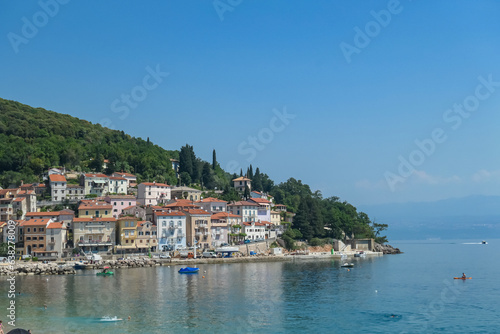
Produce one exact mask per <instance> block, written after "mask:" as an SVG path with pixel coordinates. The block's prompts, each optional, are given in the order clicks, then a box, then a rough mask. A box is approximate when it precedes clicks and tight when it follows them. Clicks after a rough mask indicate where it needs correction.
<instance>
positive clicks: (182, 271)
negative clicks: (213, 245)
mask: <svg viewBox="0 0 500 334" xmlns="http://www.w3.org/2000/svg"><path fill="white" fill-rule="evenodd" d="M198 271H200V268H192V267H186V268H181V269H179V273H180V274H194V273H197V272H198Z"/></svg>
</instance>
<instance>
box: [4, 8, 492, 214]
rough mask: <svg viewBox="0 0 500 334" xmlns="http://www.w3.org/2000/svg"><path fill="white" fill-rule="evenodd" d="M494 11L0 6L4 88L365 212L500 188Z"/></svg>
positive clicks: (16, 96)
mask: <svg viewBox="0 0 500 334" xmlns="http://www.w3.org/2000/svg"><path fill="white" fill-rule="evenodd" d="M499 17H500V2H498V1H494V0H491V1H453V2H452V1H422V0H420V1H417V0H413V1H409V0H406V1H399V2H398V1H351V0H349V1H347V0H346V1H320V0H319V1H314V2H313V1H305V0H304V1H289V0H282V1H278V0H275V1H267V0H260V1H256V0H254V1H250V0H242V1H240V0H220V1H201V0H200V1H194V0H193V1H122V0H120V1H75V0H72V1H68V0H64V1H63V0H59V1H58V2H56V0H41V1H40V2H38V1H1V2H0V22H1V24H0V29H1V31H0V36H1V37H0V59H1V62H0V76H1V80H0V97H2V98H6V99H11V100H16V101H20V102H22V103H25V104H29V105H31V106H34V107H43V108H46V109H50V110H54V111H56V112H60V113H66V114H70V115H72V116H75V117H79V118H83V119H86V120H89V121H91V122H93V123H101V124H104V125H107V126H110V127H113V128H115V129H120V130H124V131H125V132H127V133H129V134H131V135H133V136H137V137H142V138H146V137H149V138H150V139H151V140H152V141H153V142H155V143H157V144H159V145H161V146H163V147H164V148H166V149H179V148H180V147H181V146H182V145H184V144H186V143H189V144H190V145H193V146H194V148H195V151H196V153H197V155H199V156H201V157H202V158H203V159H205V160H208V161H210V159H211V155H212V150H213V149H216V151H217V157H218V160H219V162H220V163H221V165H222V166H223V167H224V168H226V169H233V168H234V167H235V166H237V167H236V168H237V169H238V171H239V166H241V167H243V169H246V167H247V166H248V164H249V163H252V165H253V166H254V169H255V167H257V166H258V167H260V169H261V170H262V171H263V172H265V173H267V174H269V175H270V177H271V178H273V179H274V180H275V181H277V182H281V181H285V180H286V179H288V178H289V177H295V178H297V179H301V180H302V181H303V182H305V183H307V184H309V185H311V187H312V188H313V189H319V190H321V191H322V193H323V195H324V196H332V195H335V196H339V197H341V198H342V199H345V200H348V201H349V202H352V203H353V204H354V205H360V204H376V203H389V202H406V201H427V200H437V199H444V198H449V197H459V196H467V195H472V194H487V195H490V194H494V195H500V155H499V154H498V151H499V146H500V140H499V139H500V138H499V137H500V131H498V130H499V124H500V62H499V54H500V20H499ZM416 141H419V143H420V144H417V143H416Z"/></svg>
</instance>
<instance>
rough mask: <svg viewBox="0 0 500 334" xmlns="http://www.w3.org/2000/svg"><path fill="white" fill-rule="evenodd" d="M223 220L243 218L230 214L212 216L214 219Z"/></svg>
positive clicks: (218, 213) (221, 213) (220, 213)
mask: <svg viewBox="0 0 500 334" xmlns="http://www.w3.org/2000/svg"><path fill="white" fill-rule="evenodd" d="M221 218H241V216H238V215H233V214H232V213H230V212H217V213H214V214H213V215H212V219H221Z"/></svg>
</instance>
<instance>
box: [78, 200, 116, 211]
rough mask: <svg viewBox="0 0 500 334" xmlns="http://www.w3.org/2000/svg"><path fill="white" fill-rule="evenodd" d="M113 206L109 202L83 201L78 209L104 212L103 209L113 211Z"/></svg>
mask: <svg viewBox="0 0 500 334" xmlns="http://www.w3.org/2000/svg"><path fill="white" fill-rule="evenodd" d="M112 208H113V206H112V205H111V204H109V203H107V202H102V201H82V204H80V206H79V207H78V210H87V209H88V210H102V209H112Z"/></svg>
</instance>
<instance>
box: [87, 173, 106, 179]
mask: <svg viewBox="0 0 500 334" xmlns="http://www.w3.org/2000/svg"><path fill="white" fill-rule="evenodd" d="M85 177H106V178H107V177H108V176H107V175H104V174H102V173H97V174H85Z"/></svg>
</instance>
